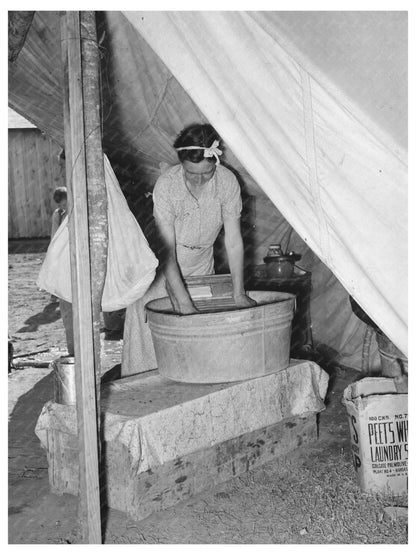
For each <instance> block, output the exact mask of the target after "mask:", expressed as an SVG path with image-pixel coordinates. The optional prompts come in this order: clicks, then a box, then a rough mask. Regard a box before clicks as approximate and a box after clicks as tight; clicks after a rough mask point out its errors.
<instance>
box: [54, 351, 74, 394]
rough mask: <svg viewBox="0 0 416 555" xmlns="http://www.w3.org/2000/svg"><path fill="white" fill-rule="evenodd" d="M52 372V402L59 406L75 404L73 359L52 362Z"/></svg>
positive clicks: (62, 358) (67, 358)
mask: <svg viewBox="0 0 416 555" xmlns="http://www.w3.org/2000/svg"><path fill="white" fill-rule="evenodd" d="M51 366H52V368H53V371H54V400H55V403H59V404H61V405H75V404H76V389H75V359H74V357H60V358H58V359H56V360H54V361H52V363H51Z"/></svg>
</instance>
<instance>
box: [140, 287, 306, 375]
mask: <svg viewBox="0 0 416 555" xmlns="http://www.w3.org/2000/svg"><path fill="white" fill-rule="evenodd" d="M248 295H249V296H250V297H251V298H252V299H254V300H255V301H256V302H257V306H255V307H253V308H244V309H237V308H236V307H235V306H232V305H231V303H228V306H227V307H226V308H224V307H223V308H221V307H220V308H218V305H217V304H216V303H215V302H213V305H212V310H210V306H209V300H206V301H205V302H204V306H205V308H204V311H205V312H201V313H198V314H189V315H178V314H175V313H174V312H173V310H172V305H171V303H170V300H169V298H168V297H164V298H161V299H155V300H153V301H150V302H149V303H148V304H147V305H146V312H147V320H148V323H149V327H150V330H151V333H152V338H153V343H154V347H155V353H156V360H157V363H158V368H159V372H160V374H161V375H163V376H165V377H166V378H169V379H171V380H174V381H178V382H187V383H222V382H235V381H241V380H247V379H250V378H257V377H260V376H264V375H266V374H269V373H271V372H276V371H277V370H283V369H284V368H287V366H288V365H289V353H290V334H291V325H292V319H293V314H294V308H295V295H292V294H290V293H282V292H277V291H249V292H248Z"/></svg>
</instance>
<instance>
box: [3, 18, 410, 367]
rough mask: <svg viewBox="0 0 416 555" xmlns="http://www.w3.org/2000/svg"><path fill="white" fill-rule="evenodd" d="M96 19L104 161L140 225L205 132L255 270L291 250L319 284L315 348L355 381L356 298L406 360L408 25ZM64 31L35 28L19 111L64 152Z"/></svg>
mask: <svg viewBox="0 0 416 555" xmlns="http://www.w3.org/2000/svg"><path fill="white" fill-rule="evenodd" d="M96 16H97V25H98V47H99V51H100V58H101V60H100V61H101V95H102V106H101V112H102V130H103V146H104V151H105V153H106V154H107V156H108V158H109V160H110V162H111V163H112V165H113V167H114V169H115V171H116V173H117V176H118V177H119V180H120V183H121V185H122V186H123V189H124V190H125V192H126V195H127V197H128V199H129V202H130V204H131V206H132V208H133V210H135V211H136V215H137V217H138V219H139V221H143V222H144V224H145V223H146V214H145V213H144V212H145V210H146V209H145V208H144V206H145V202H146V197H145V193H147V192H148V191H151V189H152V187H153V185H154V183H155V180H156V179H157V176H158V175H159V172H160V164H161V163H168V164H172V163H175V162H176V155H175V152H174V151H173V149H172V146H171V145H172V142H173V139H174V137H175V135H176V134H177V133H178V131H179V130H180V129H181V128H182V127H184V126H185V125H186V124H189V123H192V122H195V121H210V122H211V123H212V124H213V125H214V126H215V127H216V128H217V130H218V131H219V133H220V134H221V135H222V137H223V138H224V141H225V143H226V147H227V150H226V160H227V163H228V164H229V165H230V166H232V167H233V168H234V169H235V170H236V171H237V172H238V173H239V175H240V177H241V180H242V182H243V183H244V188H245V191H246V193H247V194H248V195H250V197H252V198H254V199H255V202H254V209H253V210H254V216H253V217H254V221H252V222H251V223H252V228H251V233H250V234H249V235H247V236H246V237H245V239H246V240H247V242H250V244H251V245H252V258H253V263H257V264H258V263H261V262H262V258H263V257H264V256H265V254H266V251H267V246H268V244H270V243H272V242H276V241H282V242H283V243H284V245H285V246H288V248H289V249H290V250H295V251H297V252H300V253H301V254H302V261H301V265H302V267H303V268H305V269H307V270H310V271H311V272H312V283H313V292H312V301H311V310H312V323H313V337H314V341H315V343H317V344H322V345H325V346H327V347H329V348H330V349H331V350H332V351H333V352H334V353H335V356H336V357H337V359H338V360H339V362H340V363H343V364H345V365H348V366H352V367H355V368H357V369H360V368H361V357H362V345H363V339H364V335H365V332H366V326H365V324H364V323H363V322H361V321H360V320H359V319H358V318H357V317H356V316H355V315H354V314H353V313H352V311H351V306H350V302H349V295H352V296H353V297H354V298H355V299H356V300H357V302H358V303H359V304H360V305H361V307H362V308H363V309H364V310H365V311H366V312H367V314H368V315H369V316H370V317H371V318H372V319H373V320H374V322H376V323H377V325H378V326H379V327H380V328H381V329H382V330H383V331H384V333H385V334H386V335H387V336H388V337H389V338H390V339H391V340H392V341H393V342H394V343H395V344H396V345H397V347H398V348H399V349H401V350H402V351H403V352H404V353H406V354H407V162H406V150H407V147H406V136H407V93H406V90H407V85H406V79H407V75H406V71H407V15H406V13H405V12H321V13H319V12H116V11H113V12H97V14H96ZM59 19H60V14H59V12H35V13H34V16H33V19H31V21H30V26H28V30H27V34H26V36H25V40H24V44H23V46H22V48H21V49H20V50H19V52H18V55H17V57H16V58H15V60H14V61H13V62H10V63H9V106H10V107H11V108H13V109H14V110H15V111H16V112H18V113H19V114H21V115H23V116H24V117H26V118H27V119H28V120H30V121H31V122H33V123H34V124H36V126H37V127H38V128H39V129H41V130H42V131H44V132H45V133H47V134H48V135H49V136H50V137H52V138H53V139H54V140H56V141H57V142H58V143H59V144H61V145H62V146H63V145H64V129H63V107H62V86H61V52H60V24H59ZM373 347H374V348H373V350H372V357H373V358H374V361H375V360H376V357H377V355H376V350H375V345H373Z"/></svg>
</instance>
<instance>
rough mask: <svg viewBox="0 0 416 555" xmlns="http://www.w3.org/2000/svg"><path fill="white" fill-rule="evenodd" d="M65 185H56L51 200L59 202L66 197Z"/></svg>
mask: <svg viewBox="0 0 416 555" xmlns="http://www.w3.org/2000/svg"><path fill="white" fill-rule="evenodd" d="M66 196H67V195H66V187H57V188H56V189H55V190H54V192H53V200H54V201H55V202H56V203H59V202H61V200H64V199H66Z"/></svg>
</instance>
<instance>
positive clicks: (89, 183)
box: [61, 12, 107, 544]
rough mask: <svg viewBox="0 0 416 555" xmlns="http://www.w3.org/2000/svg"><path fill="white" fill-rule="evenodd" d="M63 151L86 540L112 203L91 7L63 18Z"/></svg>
mask: <svg viewBox="0 0 416 555" xmlns="http://www.w3.org/2000/svg"><path fill="white" fill-rule="evenodd" d="M61 41H62V59H63V93H64V94H63V97H64V129H65V159H66V174H67V186H68V201H69V211H68V213H69V219H68V221H69V239H70V259H71V280H72V301H73V315H74V348H75V375H76V393H77V421H78V439H79V448H80V453H79V457H80V488H79V499H80V511H79V518H80V523H81V526H82V528H83V530H82V531H83V539H84V541H85V542H86V543H94V544H97V543H102V534H101V510H100V487H99V451H100V448H99V414H100V410H99V383H100V336H99V315H100V304H101V297H102V290H103V287H104V279H105V269H106V255H107V206H106V192H105V181H104V168H103V154H102V149H101V130H100V114H99V106H100V100H99V79H98V75H99V72H98V62H99V53H98V44H97V38H96V27H95V14H94V12H66V13H64V14H63V15H62V19H61Z"/></svg>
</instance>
